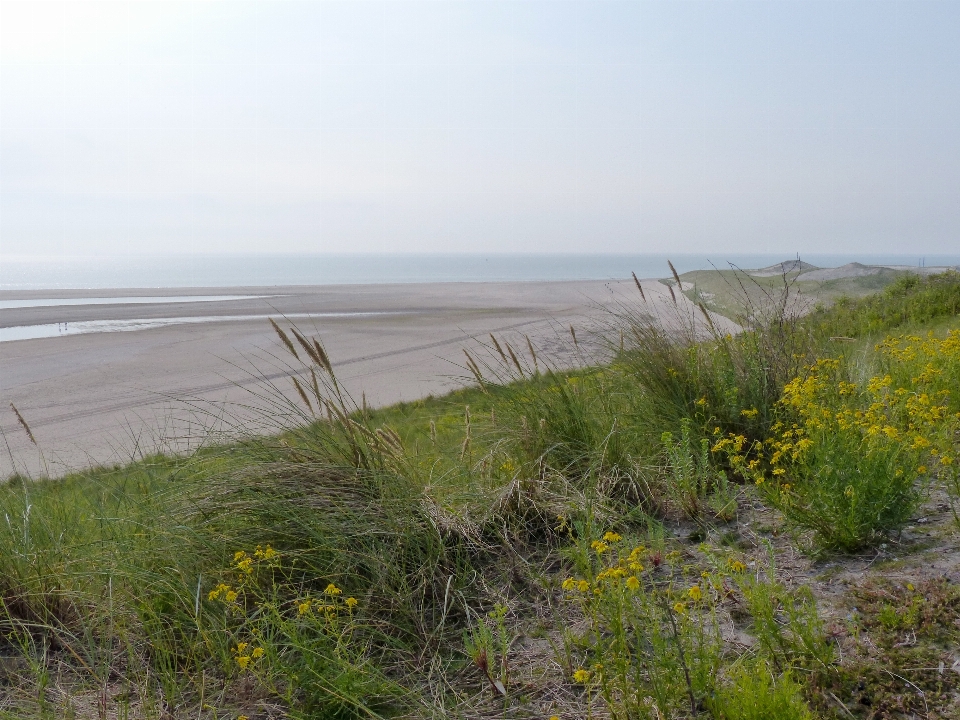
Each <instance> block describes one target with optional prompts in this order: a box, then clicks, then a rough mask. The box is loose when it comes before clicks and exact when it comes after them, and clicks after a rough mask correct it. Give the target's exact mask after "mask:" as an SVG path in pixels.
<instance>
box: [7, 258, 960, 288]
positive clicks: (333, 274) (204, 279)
mask: <svg viewBox="0 0 960 720" xmlns="http://www.w3.org/2000/svg"><path fill="white" fill-rule="evenodd" d="M794 257H796V256H794ZM668 258H669V259H670V260H671V261H672V262H673V264H674V265H675V266H676V268H677V271H678V272H681V273H684V272H687V271H690V270H705V269H710V268H712V267H716V268H719V269H725V268H728V267H729V266H730V265H731V264H732V265H735V266H737V267H740V268H761V267H766V266H769V265H772V264H774V263H777V262H780V261H783V260H788V259H792V258H791V257H790V256H787V255H785V254H783V253H764V254H717V255H692V254H681V253H673V254H669V255H668V254H653V253H643V254H629V255H627V254H592V255H584V254H509V255H508V254H456V255H455V254H449V255H436V254H431V255H415V254H381V255H359V254H358V255H291V254H288V255H199V254H198V255H166V256H149V255H125V256H113V257H89V256H66V257H50V256H23V255H21V256H7V257H0V290H71V289H98V288H99V289H104V288H190V287H271V286H289V285H348V284H371V283H427V282H496V281H548V280H605V279H611V278H624V277H629V275H630V273H631V272H635V273H636V274H637V276H638V277H641V278H657V277H665V276H667V275H668V274H669V270H668V267H667V259H668ZM800 259H801V260H804V261H805V262H808V263H811V264H813V265H817V266H819V267H837V266H840V265H844V264H846V263H849V262H859V263H863V264H865V265H904V266H911V267H917V266H919V265H921V264H923V265H926V266H940V265H950V266H954V265H960V254H957V255H937V256H926V257H920V256H916V255H902V254H901V255H890V254H887V255H863V254H860V255H822V254H820V255H802V256H800Z"/></svg>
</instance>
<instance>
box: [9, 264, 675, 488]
mask: <svg viewBox="0 0 960 720" xmlns="http://www.w3.org/2000/svg"><path fill="white" fill-rule="evenodd" d="M644 288H645V290H648V294H649V293H654V294H655V295H656V294H660V293H666V287H665V286H663V285H662V284H660V283H659V282H658V281H656V280H647V281H644ZM187 294H189V295H205V296H211V295H228V296H238V295H258V296H260V297H252V298H244V299H231V300H223V301H212V302H211V301H208V302H183V301H179V302H178V301H177V300H175V299H174V300H173V301H172V302H169V303H165V302H158V303H152V304H138V305H133V304H100V305H65V306H39V307H26V308H12V309H5V310H3V313H2V315H0V325H2V326H5V327H10V326H17V325H19V326H23V325H34V324H40V323H60V322H66V323H78V322H90V321H127V320H134V319H150V318H154V319H156V318H171V317H183V318H193V319H197V318H200V319H202V320H203V321H202V322H194V323H188V322H184V323H183V324H170V325H165V326H160V327H153V328H151V329H143V330H137V331H134V332H95V333H89V334H78V335H68V336H63V337H52V338H42V339H30V340H19V341H14V342H0V367H2V368H3V372H2V375H0V392H2V399H3V405H4V407H3V410H2V413H3V414H2V416H0V417H2V420H0V430H2V433H3V435H4V439H5V441H6V448H5V451H4V453H3V455H2V459H0V473H2V475H3V476H8V475H10V474H11V473H13V472H22V473H24V474H27V475H30V476H36V475H38V474H43V475H49V476H51V477H55V476H59V475H63V474H65V473H67V472H69V471H71V470H76V469H81V468H83V467H87V466H91V465H110V464H114V463H124V462H128V461H130V460H131V459H137V458H139V457H142V456H143V455H145V454H149V453H151V452H154V451H166V452H185V451H189V450H190V449H193V448H195V447H197V446H198V445H199V444H202V443H204V442H209V441H210V438H211V437H215V438H216V437H221V438H222V437H225V436H224V435H223V434H222V433H224V432H227V433H228V434H229V433H232V432H235V431H236V428H235V427H232V426H231V425H232V422H233V421H237V420H239V421H253V420H254V415H255V413H253V414H251V413H250V412H248V411H249V406H250V403H251V401H252V399H254V397H255V396H254V395H252V394H251V391H254V392H259V391H258V387H262V386H263V383H264V377H263V376H266V377H267V378H268V379H267V381H266V382H268V383H273V384H275V385H276V387H278V388H280V389H281V390H284V391H289V390H290V388H288V387H287V385H288V384H289V383H288V382H287V381H286V380H285V379H284V375H285V374H286V370H285V369H284V368H282V367H280V366H279V365H278V360H277V358H276V355H277V353H276V352H275V351H276V343H277V339H276V336H275V334H274V332H273V330H272V328H271V326H270V324H269V322H268V320H267V318H268V317H273V318H276V319H278V320H281V318H282V316H288V317H290V318H291V320H292V321H293V322H294V323H295V324H296V325H297V326H298V327H300V328H301V329H302V330H303V331H305V332H307V333H308V334H311V335H313V334H316V335H318V336H319V337H320V338H321V339H322V341H323V342H324V344H325V345H326V347H327V350H328V351H329V353H330V356H331V359H332V361H333V364H334V368H335V370H336V371H337V373H338V377H339V379H340V381H341V382H342V383H343V385H344V387H345V388H346V389H347V390H348V391H349V392H350V393H351V394H353V395H354V396H355V397H357V398H360V397H362V395H364V394H365V395H366V398H367V402H368V403H369V404H370V405H371V406H373V407H375V406H383V405H389V404H392V403H396V402H400V401H411V400H416V399H418V398H421V397H425V396H427V395H431V394H441V393H444V392H448V391H450V390H452V389H454V388H456V387H459V386H461V385H462V384H464V383H465V382H466V379H465V376H466V375H467V371H466V370H464V369H463V367H462V365H463V352H462V350H463V348H465V347H474V348H476V347H477V343H478V342H483V341H488V334H489V333H491V332H493V333H496V334H497V335H498V337H506V338H507V339H509V340H511V341H515V340H519V341H520V342H521V343H524V342H525V341H524V340H523V336H524V335H529V336H530V337H531V339H532V340H533V342H534V344H535V345H536V346H537V347H540V348H543V349H544V351H545V352H546V353H547V354H550V353H551V351H553V352H560V353H562V352H563V350H562V347H563V345H564V342H563V341H561V340H560V336H561V335H563V334H565V333H567V332H568V326H569V325H571V324H573V325H575V326H577V327H578V328H582V329H586V328H588V327H590V326H591V325H593V324H595V323H597V322H598V321H600V320H601V319H602V315H603V314H604V312H605V310H604V308H609V307H614V306H617V305H619V304H621V303H623V302H627V303H635V302H637V300H638V297H637V291H636V287H635V286H634V284H633V281H632V280H620V281H589V280H588V281H556V282H550V281H547V282H530V281H526V282H497V283H493V282H491V283H476V282H473V283H424V284H409V283H403V284H391V285H353V286H348V285H340V286H318V287H304V286H296V287H290V286H288V287H273V288H262V287H258V288H253V287H232V288H191V289H190V290H189V292H185V291H184V290H183V289H176V288H170V289H166V290H156V289H151V290H149V291H147V290H138V289H130V288H125V289H122V290H115V291H108V290H104V289H98V290H86V291H59V292H49V291H48V292H42V291H29V292H27V291H5V292H3V293H0V299H2V300H12V299H17V298H20V299H22V298H38V297H41V296H43V297H47V298H49V297H51V296H53V297H58V298H67V297H69V298H83V297H86V298H91V297H99V298H103V297H141V296H144V295H150V296H155V297H161V296H164V297H171V298H181V299H182V297H183V296H184V295H187ZM265 295H266V296H268V297H263V296H265ZM238 317H241V318H243V319H236V318H238ZM281 322H282V320H281ZM287 324H288V325H289V323H287ZM558 362H560V363H563V362H564V359H563V358H562V357H560V358H559V359H558ZM11 402H12V403H14V404H15V405H16V406H17V409H18V410H19V411H20V412H21V413H22V414H23V416H24V418H25V419H26V421H27V422H28V423H29V424H30V427H31V430H32V431H33V434H34V436H35V437H36V439H37V446H36V447H35V446H33V445H32V444H31V443H30V441H29V440H28V438H27V436H26V433H25V432H24V431H23V429H22V428H21V427H20V426H19V424H18V423H17V420H16V418H15V416H14V414H13V412H12V410H10V408H9V404H10V403H11ZM264 430H265V431H266V430H267V428H264Z"/></svg>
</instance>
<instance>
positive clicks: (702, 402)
mask: <svg viewBox="0 0 960 720" xmlns="http://www.w3.org/2000/svg"><path fill="white" fill-rule="evenodd" d="M697 405H699V406H700V407H706V405H707V397H706V395H704V396H703V397H702V398H700V399H699V400H697Z"/></svg>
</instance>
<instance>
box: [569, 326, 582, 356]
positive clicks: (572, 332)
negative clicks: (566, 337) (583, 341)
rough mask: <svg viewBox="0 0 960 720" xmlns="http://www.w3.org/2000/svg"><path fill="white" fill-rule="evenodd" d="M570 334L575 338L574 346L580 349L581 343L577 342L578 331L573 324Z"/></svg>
mask: <svg viewBox="0 0 960 720" xmlns="http://www.w3.org/2000/svg"><path fill="white" fill-rule="evenodd" d="M570 336H571V337H572V338H573V346H574V347H575V348H577V350H579V349H580V343H578V342H577V331H576V330H574V329H573V325H571V326H570Z"/></svg>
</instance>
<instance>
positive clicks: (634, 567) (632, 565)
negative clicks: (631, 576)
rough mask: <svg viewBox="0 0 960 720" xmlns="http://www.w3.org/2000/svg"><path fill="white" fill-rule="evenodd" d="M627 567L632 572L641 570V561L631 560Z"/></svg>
mask: <svg viewBox="0 0 960 720" xmlns="http://www.w3.org/2000/svg"><path fill="white" fill-rule="evenodd" d="M627 567H629V568H630V569H631V570H633V571H634V572H643V563H638V562H632V563H630V564H629V565H628V566H627Z"/></svg>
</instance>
